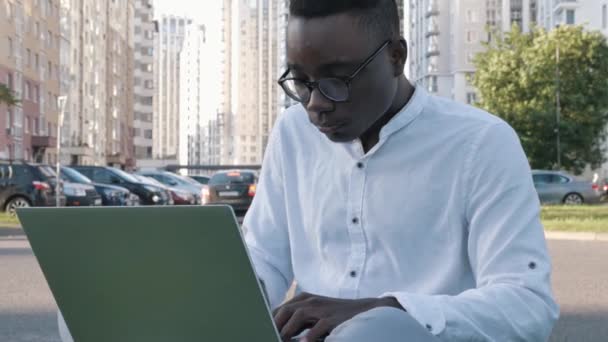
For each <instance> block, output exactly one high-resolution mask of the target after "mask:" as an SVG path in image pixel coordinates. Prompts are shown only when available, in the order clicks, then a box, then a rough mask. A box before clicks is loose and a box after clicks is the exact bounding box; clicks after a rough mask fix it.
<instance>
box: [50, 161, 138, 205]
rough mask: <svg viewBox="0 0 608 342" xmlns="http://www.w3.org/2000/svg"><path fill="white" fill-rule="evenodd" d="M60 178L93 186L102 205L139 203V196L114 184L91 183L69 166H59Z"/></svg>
mask: <svg viewBox="0 0 608 342" xmlns="http://www.w3.org/2000/svg"><path fill="white" fill-rule="evenodd" d="M61 178H62V179H63V180H64V181H67V182H71V183H78V184H84V185H89V186H93V187H94V188H95V190H96V191H97V192H98V193H99V194H100V195H101V203H102V204H103V205H104V206H115V207H122V206H134V205H138V204H139V197H137V196H136V195H134V194H132V193H131V192H130V191H129V190H127V189H125V188H122V187H120V186H115V185H108V184H101V183H93V181H91V180H90V179H89V178H87V177H86V176H85V175H83V174H82V173H80V172H78V171H76V170H74V169H72V168H70V167H65V166H62V167H61Z"/></svg>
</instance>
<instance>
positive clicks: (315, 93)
mask: <svg viewBox="0 0 608 342" xmlns="http://www.w3.org/2000/svg"><path fill="white" fill-rule="evenodd" d="M306 109H307V110H308V111H309V112H314V113H323V112H331V111H333V109H334V104H333V102H332V101H331V100H329V99H328V98H327V97H325V95H323V94H322V93H321V91H320V90H319V89H313V90H312V92H311V93H310V100H309V101H308V104H307V105H306Z"/></svg>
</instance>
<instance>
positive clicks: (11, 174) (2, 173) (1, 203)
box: [0, 160, 66, 215]
mask: <svg viewBox="0 0 608 342" xmlns="http://www.w3.org/2000/svg"><path fill="white" fill-rule="evenodd" d="M55 177H56V174H55V172H54V171H53V169H51V168H49V167H46V166H44V165H38V164H32V163H27V162H21V161H5V160H2V161H0V209H2V210H4V211H6V212H8V213H9V214H11V215H14V214H15V213H16V210H17V209H18V208H25V207H31V206H34V207H52V206H55V205H56V196H55V186H56V185H57V183H56V178H55ZM59 188H60V192H59V204H60V205H61V206H64V205H65V203H66V198H65V195H63V183H61V182H60V184H59Z"/></svg>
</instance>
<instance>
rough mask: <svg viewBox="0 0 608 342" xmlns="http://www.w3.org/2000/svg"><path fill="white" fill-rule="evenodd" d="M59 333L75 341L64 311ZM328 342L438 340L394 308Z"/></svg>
mask: <svg viewBox="0 0 608 342" xmlns="http://www.w3.org/2000/svg"><path fill="white" fill-rule="evenodd" d="M58 323H59V335H60V336H61V340H62V341H63V342H73V341H74V340H73V339H72V337H71V336H70V332H69V330H68V328H67V326H66V324H65V321H64V320H63V316H61V313H59V315H58ZM325 341H326V342H347V341H348V342H376V341H382V342H409V341H412V342H433V341H435V342H436V341H437V338H435V337H434V336H433V335H431V334H430V333H429V332H428V331H427V330H426V329H425V328H424V327H423V326H422V325H420V324H419V323H418V322H416V321H415V320H414V319H413V318H412V317H411V316H410V315H409V314H408V313H406V312H405V311H402V310H398V309H394V308H378V309H374V310H370V311H367V312H364V313H362V314H360V315H358V316H355V317H354V318H353V319H351V320H350V321H347V322H345V323H344V324H342V325H340V326H339V327H337V328H336V329H334V331H333V332H332V333H331V335H330V336H329V337H327V339H326V340H325Z"/></svg>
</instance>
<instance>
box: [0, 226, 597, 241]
mask: <svg viewBox="0 0 608 342" xmlns="http://www.w3.org/2000/svg"><path fill="white" fill-rule="evenodd" d="M24 235H25V233H24V232H23V230H22V229H21V227H20V226H18V225H15V226H8V225H3V226H2V227H0V238H2V237H15V236H24ZM545 239H547V240H570V241H600V242H608V233H591V232H580V233H572V232H552V231H545Z"/></svg>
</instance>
